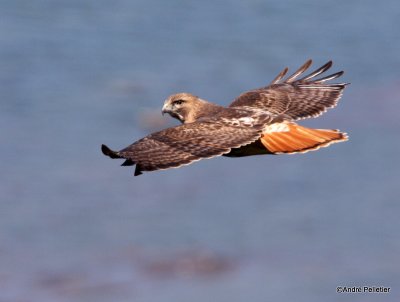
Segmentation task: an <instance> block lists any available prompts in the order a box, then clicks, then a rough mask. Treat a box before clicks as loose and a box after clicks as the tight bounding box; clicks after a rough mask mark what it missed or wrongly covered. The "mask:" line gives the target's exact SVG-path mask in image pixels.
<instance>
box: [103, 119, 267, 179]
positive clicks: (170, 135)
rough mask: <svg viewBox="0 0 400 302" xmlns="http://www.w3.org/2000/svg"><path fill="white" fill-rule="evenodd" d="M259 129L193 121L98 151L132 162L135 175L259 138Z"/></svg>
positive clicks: (227, 150) (126, 163) (125, 163)
mask: <svg viewBox="0 0 400 302" xmlns="http://www.w3.org/2000/svg"><path fill="white" fill-rule="evenodd" d="M261 131H262V130H261V127H240V126H235V125H230V124H225V123H219V122H195V123H190V124H183V125H180V126H177V127H172V128H168V129H165V130H162V131H160V132H156V133H153V134H150V135H149V136H147V137H145V138H142V139H141V140H139V141H137V142H135V143H133V144H132V145H130V146H128V147H126V148H125V149H122V150H121V151H118V152H115V151H112V150H111V149H109V148H108V147H107V146H105V145H102V151H103V153H104V154H105V155H107V156H109V157H111V158H125V159H126V161H125V162H124V163H123V164H122V165H125V166H131V165H134V164H136V170H135V176H136V175H140V174H142V173H141V172H142V171H154V170H161V169H168V168H174V167H175V168H176V167H179V166H182V165H187V164H190V163H192V162H194V161H197V160H200V159H203V158H211V157H214V156H218V155H222V154H225V153H229V152H230V150H231V149H232V148H238V147H240V146H244V145H247V144H249V143H252V142H254V141H256V140H257V139H259V138H260V134H261Z"/></svg>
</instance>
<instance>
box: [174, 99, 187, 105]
mask: <svg viewBox="0 0 400 302" xmlns="http://www.w3.org/2000/svg"><path fill="white" fill-rule="evenodd" d="M184 102H185V101H184V100H176V101H174V105H181V104H183V103H184Z"/></svg>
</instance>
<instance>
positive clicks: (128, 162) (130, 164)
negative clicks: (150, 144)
mask: <svg viewBox="0 0 400 302" xmlns="http://www.w3.org/2000/svg"><path fill="white" fill-rule="evenodd" d="M134 164H135V162H134V161H133V160H131V159H127V160H126V161H124V162H123V163H122V164H121V166H123V167H124V166H133V165H134Z"/></svg>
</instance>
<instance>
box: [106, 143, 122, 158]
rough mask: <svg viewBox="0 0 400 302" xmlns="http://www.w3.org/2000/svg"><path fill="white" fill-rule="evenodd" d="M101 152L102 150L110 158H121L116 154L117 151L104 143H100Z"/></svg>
mask: <svg viewBox="0 0 400 302" xmlns="http://www.w3.org/2000/svg"><path fill="white" fill-rule="evenodd" d="M101 152H103V154H104V155H107V156H109V157H111V158H121V156H119V155H118V152H115V151H113V150H111V149H110V148H108V147H107V146H106V145H104V144H103V145H101Z"/></svg>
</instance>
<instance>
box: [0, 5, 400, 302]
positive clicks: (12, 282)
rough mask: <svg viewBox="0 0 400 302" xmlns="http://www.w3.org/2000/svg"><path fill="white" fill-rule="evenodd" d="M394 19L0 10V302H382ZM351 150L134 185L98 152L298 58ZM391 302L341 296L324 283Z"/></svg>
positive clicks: (86, 8) (395, 65) (389, 272)
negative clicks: (191, 103) (316, 78)
mask: <svg viewBox="0 0 400 302" xmlns="http://www.w3.org/2000/svg"><path fill="white" fill-rule="evenodd" d="M399 28H400V10H399V3H398V1H395V0H387V1H385V2H384V3H383V2H382V3H378V2H376V1H372V0H365V1H337V0H336V1H317V0H315V1H312V0H310V1H274V2H273V1H261V0H248V1H239V0H233V1H218V2H217V1H215V2H211V1H183V0H173V1H161V0H158V1H157V0H155V1H144V0H136V1H128V0H116V1H82V0H79V1H78V0H58V1H51V0H35V1H23V0H20V1H1V2H0V96H1V98H0V129H1V130H0V139H1V148H0V150H1V151H0V152H1V158H2V160H1V161H0V169H1V173H0V198H1V201H0V301H1V302H14V301H21V302H23V301H40V302H46V301H61V302H62V301H85V302H86V301H89V302H90V301H96V302H102V301H139V302H141V301H146V302H158V301H192V302H197V301H255V302H258V301H328V302H329V301H378V300H379V301H398V299H399V296H400V294H399V289H400V261H399V255H400V238H399V230H400V219H399V214H400V200H399V193H400V186H399V184H400V175H399V171H400V161H399V158H398V155H399V152H400V142H399V131H400V119H399V114H400V100H399V98H400V88H399V87H400V86H399V84H400V73H399V70H400V55H399V52H400V30H399ZM309 58H312V59H313V60H314V66H313V67H319V66H320V65H322V64H323V63H325V62H326V61H328V60H330V59H332V60H333V61H334V67H333V69H332V71H339V70H345V72H346V73H345V75H344V77H343V78H342V79H341V80H343V81H345V82H351V85H350V86H349V87H348V88H347V89H346V91H345V94H344V97H343V98H342V100H341V102H340V103H339V106H338V107H337V108H335V109H334V110H330V111H329V112H328V113H326V114H325V115H324V116H322V117H320V118H319V119H316V120H312V121H304V122H303V123H302V124H303V125H309V126H315V127H318V128H339V129H341V130H343V131H346V132H348V133H349V136H350V141H349V142H346V143H341V144H335V145H333V146H331V147H329V148H326V149H321V150H319V151H318V152H310V153H307V154H304V155H291V156H264V157H250V158H241V159H229V158H215V159H212V160H207V161H201V162H197V163H195V164H193V165H191V166H187V167H183V168H181V169H172V170H168V171H161V172H155V173H146V174H144V175H142V176H140V177H133V169H132V168H126V167H124V168H123V167H119V164H120V162H119V161H117V160H110V159H109V158H106V157H105V156H104V155H102V154H101V152H100V145H101V144H102V143H106V144H108V145H109V146H110V147H112V148H114V149H120V148H123V147H125V146H127V145H128V144H130V143H132V142H133V141H135V140H137V139H139V138H141V137H143V136H145V135H147V134H148V133H149V132H151V131H155V130H159V129H162V128H164V127H167V126H171V125H176V124H177V122H175V121H172V119H171V118H168V117H161V107H162V104H163V101H164V99H165V98H166V97H167V96H168V95H170V94H172V93H176V92H180V91H187V92H191V93H194V94H196V95H199V96H201V97H202V98H205V99H208V100H210V101H213V102H216V103H219V104H223V105H227V104H229V103H230V102H231V101H232V100H233V99H234V98H235V97H236V96H237V95H238V94H240V93H241V92H243V91H246V90H249V89H252V88H257V87H260V86H263V85H265V84H267V83H269V82H270V81H271V80H272V79H273V78H274V77H275V76H276V75H277V73H278V72H280V71H281V70H282V69H283V68H284V67H285V66H288V67H289V68H290V69H291V70H292V71H293V69H295V68H297V67H299V66H300V65H301V64H303V63H304V61H305V60H306V59H309ZM364 285H365V286H387V287H391V292H390V293H389V294H338V293H336V287H337V286H364Z"/></svg>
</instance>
